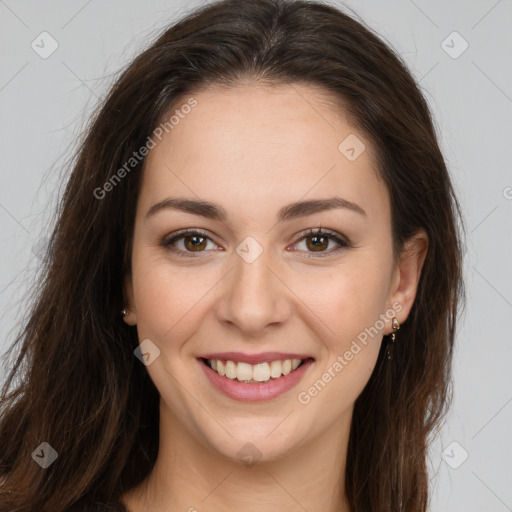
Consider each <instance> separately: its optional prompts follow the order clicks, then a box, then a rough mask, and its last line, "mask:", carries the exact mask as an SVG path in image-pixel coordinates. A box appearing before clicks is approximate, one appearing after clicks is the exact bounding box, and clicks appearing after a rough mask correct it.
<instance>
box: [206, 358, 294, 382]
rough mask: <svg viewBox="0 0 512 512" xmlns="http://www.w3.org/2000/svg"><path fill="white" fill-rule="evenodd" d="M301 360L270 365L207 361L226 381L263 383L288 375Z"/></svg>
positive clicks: (277, 362) (289, 360)
mask: <svg viewBox="0 0 512 512" xmlns="http://www.w3.org/2000/svg"><path fill="white" fill-rule="evenodd" d="M301 362H302V360H301V359H285V360H284V361H272V362H271V363H259V364H248V363H242V362H239V363H236V362H235V361H225V362H224V361H221V360H220V359H208V364H209V366H210V367H211V369H212V370H214V371H216V372H217V373H218V374H219V375H222V376H225V377H227V378H228V379H238V380H240V381H251V380H253V381H256V382H265V381H268V380H270V378H271V377H272V378H274V379H277V378H278V377H281V375H288V374H289V373H290V372H291V371H292V370H295V369H296V368H298V366H299V365H300V363H301Z"/></svg>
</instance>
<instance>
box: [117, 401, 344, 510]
mask: <svg viewBox="0 0 512 512" xmlns="http://www.w3.org/2000/svg"><path fill="white" fill-rule="evenodd" d="M351 414H352V411H350V414H349V415H347V416H344V417H342V418H341V419H340V420H339V421H337V422H336V423H333V424H332V426H331V427H330V428H329V430H328V431H327V432H323V433H322V436H321V437H318V438H315V439H313V440H312V441H310V442H309V443H308V444H303V445H302V446H300V447H297V448H295V449H294V450H292V451H289V452H287V453H285V454H283V455H282V456H280V457H279V458H277V459H274V460H264V457H262V460H260V461H258V462H256V463H254V464H252V465H250V463H246V464H243V463H241V462H240V461H236V460H235V461H234V460H232V459H228V458H226V457H224V456H222V455H221V454H219V453H218V452H216V451H214V450H213V449H211V448H210V449H209V448H207V447H206V446H207V444H202V443H201V442H199V441H198V440H197V439H196V437H194V436H192V435H191V433H190V429H188V428H187V427H186V426H185V425H183V424H182V423H181V422H180V421H179V420H178V419H177V418H176V416H174V415H173V414H172V413H171V412H170V410H169V409H168V408H165V407H162V406H161V413H160V445H159V451H158V457H157V460H156V463H155V466H154V468H153V471H152V472H151V474H150V475H149V476H148V478H147V479H146V480H144V481H143V482H142V483H141V484H140V485H139V486H138V487H137V488H135V489H133V490H131V491H130V492H129V493H127V494H126V495H125V496H124V497H123V502H124V503H125V504H126V506H127V507H128V509H129V511H130V512H149V511H151V512H164V511H168V510H181V511H187V512H203V511H209V510H212V511H213V510H214V511H231V510H233V508H237V509H239V510H244V512H261V510H265V511H266V512H274V511H275V512H278V511H279V512H299V511H300V512H303V511H304V510H307V511H308V512H317V511H318V512H320V511H322V512H349V507H348V505H347V502H346V498H345V489H344V479H345V462H346V453H347V444H348V435H349V430H350V419H351Z"/></svg>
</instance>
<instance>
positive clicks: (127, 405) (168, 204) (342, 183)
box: [0, 0, 462, 512]
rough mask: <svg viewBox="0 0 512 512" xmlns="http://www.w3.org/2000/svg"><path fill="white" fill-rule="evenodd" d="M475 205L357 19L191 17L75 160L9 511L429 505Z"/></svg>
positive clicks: (390, 62)
mask: <svg viewBox="0 0 512 512" xmlns="http://www.w3.org/2000/svg"><path fill="white" fill-rule="evenodd" d="M459 216H460V213H459V207H458V203H457V200H456V197H455V195H454V191H453V189H452V184H451V181H450V178H449V175H448V172H447V169H446V165H445V162H444V159H443V156H442V154H441V152H440V150H439V146H438V142H437V140H436V135H435V131H434V128H433V125H432V121H431V116H430V113H429V109H428V107H427V104H426V102H425V100H424V98H423V96H422V94H421V93H420V91H419V89H418V87H417V85H416V84H415V82H414V80H413V79H412V77H411V75H410V74H409V72H408V71H407V69H406V67H405V65H404V64H403V63H402V62H401V60H400V59H399V58H398V57H397V56H396V55H395V54H394V53H393V52H392V51H391V50H390V49H389V48H388V47H387V46H386V45H385V44H384V43H383V42H382V41H381V40H380V39H379V38H378V37H377V36H376V35H374V34H373V33H372V32H370V31H369V30H368V29H367V28H365V27H364V26H362V25H361V24H360V23H359V22H357V21H355V20H354V19H352V18H351V17H349V16H347V15H346V14H344V13H342V12H340V11H339V10H337V9H335V8H333V7H330V6H327V5H323V4H320V3H316V2H305V1H291V0H287V1H284V0H283V1H281V0H258V1H248V0H247V1H246V0H243V1H234V0H224V1H220V2H216V3H211V4H209V5H207V6H205V7H202V8H201V9H199V10H197V11H195V12H193V13H191V14H190V15H188V16H187V17H185V18H183V19H182V20H181V21H179V22H178V23H176V24H175V25H173V26H171V27H169V28H168V29H167V30H166V31H165V32H164V33H163V34H162V35H161V36H160V37H159V38H158V40H157V41H156V42H155V43H154V44H153V45H152V46H151V47H150V48H148V49H147V50H145V51H144V52H143V53H141V54H140V55H139V56H138V57H137V58H136V59H135V60H134V61H133V63H132V64H131V65H130V66H129V67H128V68H127V69H126V71H124V73H123V74H122V75H121V77H120V78H119V79H118V81H117V82H116V84H115V85H114V87H113V88H112V90H111V91H110V93H109V95H108V97H107V98H106V100H105V101H104V103H103V105H102V106H101V108H100V109H99V110H98V114H97V115H96V116H95V118H94V119H93V120H92V122H91V125H90V127H89V129H88V131H87V136H86V138H85V140H84V142H83V144H82V146H81V148H80V151H79V154H78V156H77V159H76V162H75V164H74V168H73V170H72V173H71V175H70V178H69V182H68V185H67V188H66V191H65V194H64V197H63V198H62V203H61V208H60V210H59V218H58V221H57V224H56V226H55V229H54V231H53V235H52V238H51V243H50V245H49V249H48V254H47V259H46V267H45V269H44V272H43V274H42V277H41V280H40V282H39V283H38V289H37V295H36V301H35V303H34V306H33V309H32V311H31V314H30V318H29V320H28V322H27V323H26V325H25V326H24V329H23V331H22V332H21V333H20V335H19V338H18V340H17V343H18V345H19V348H18V350H19V357H18V359H17V361H16V365H15V367H14V368H13V369H12V371H11V372H10V374H9V376H8V379H7V381H6V383H5V385H4V389H3V394H2V419H1V422H0V440H1V445H0V448H1V450H0V453H1V455H0V461H1V473H2V474H3V475H4V476H3V482H2V487H1V489H0V506H1V507H0V508H1V510H9V511H18V512H21V511H32V510H39V511H52V512H61V511H73V510H129V511H130V512H144V511H149V510H151V511H154V512H159V511H164V510H189V511H194V510H198V511H206V510H211V511H219V510H232V509H234V508H236V509H239V510H244V511H250V512H252V511H260V510H266V511H269V510H272V511H273V510H276V511H277V510H279V511H283V510H285V511H286V510H289V511H295V510H308V511H316V510H323V511H333V512H334V511H337V512H339V511H342V512H348V511H350V512H368V511H377V510H379V511H380V510H393V511H407V512H420V511H425V510H426V509H427V504H428V496H429V492H428V491H429V490H428V475H427V469H426V454H427V446H428V442H429V440H430V434H431V433H433V432H434V430H435V428H436V427H438V425H439V422H440V420H441V419H442V417H443V414H444V412H445V411H446V407H447V405H448V402H449V393H448V385H449V382H450V367H451V358H452V347H453V342H454V336H455V329H456V320H457V314H458V311H459V307H460V303H461V299H462V280H461V242H460V235H459V233H458V229H457V223H458V221H459ZM23 364H25V365H26V370H25V372H24V373H23V372H22V365H23ZM17 378H18V380H16V379H17Z"/></svg>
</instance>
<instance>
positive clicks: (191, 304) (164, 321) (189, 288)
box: [133, 255, 218, 348]
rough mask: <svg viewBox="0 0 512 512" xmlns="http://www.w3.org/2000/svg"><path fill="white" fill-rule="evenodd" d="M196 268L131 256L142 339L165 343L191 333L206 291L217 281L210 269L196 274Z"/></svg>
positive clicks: (201, 313)
mask: <svg viewBox="0 0 512 512" xmlns="http://www.w3.org/2000/svg"><path fill="white" fill-rule="evenodd" d="M198 272H199V271H198V269H192V268H176V267H173V266H172V265H170V264H169V262H168V261H166V260H165V258H161V257H159V258H158V259H155V258H151V257H147V258H144V257H143V255H141V256H140V258H134V262H133V287H134V298H135V306H136V310H137V326H138V329H139V337H140V338H141V339H143V337H144V338H150V339H155V341H156V340H158V341H159V342H160V343H161V344H165V343H167V344H168V343H169V341H170V340H182V339H183V340H186V339H187V338H188V337H189V336H190V335H191V334H192V330H193V328H194V326H195V327H197V325H198V321H199V320H198V319H199V318H200V317H201V315H203V314H204V311H203V309H202V306H203V305H204V304H205V303H206V302H207V300H205V299H207V296H208V295H207V292H208V290H210V289H211V288H212V287H213V286H214V285H215V282H216V280H215V279H214V278H215V275H214V274H213V273H211V272H210V273H208V272H202V273H201V276H200V278H199V276H198ZM217 280H218V279H217ZM169 348H170V347H169Z"/></svg>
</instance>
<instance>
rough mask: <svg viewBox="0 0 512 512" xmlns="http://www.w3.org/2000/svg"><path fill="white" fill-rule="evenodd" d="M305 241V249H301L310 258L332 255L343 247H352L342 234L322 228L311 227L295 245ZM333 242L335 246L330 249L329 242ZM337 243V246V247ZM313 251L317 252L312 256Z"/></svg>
mask: <svg viewBox="0 0 512 512" xmlns="http://www.w3.org/2000/svg"><path fill="white" fill-rule="evenodd" d="M303 240H304V241H305V242H304V245H305V249H301V250H303V251H304V252H305V253H306V256H307V257H308V258H311V257H313V258H314V257H316V256H319V257H322V256H330V255H331V254H334V253H337V252H339V251H341V250H343V249H346V248H348V247H351V244H350V242H349V241H348V240H346V239H345V238H344V237H343V236H342V235H339V234H338V233H336V232H326V231H322V230H321V229H318V230H313V229H310V230H309V231H307V232H306V233H303V234H302V238H301V239H300V240H299V241H298V242H296V243H295V245H299V244H301V243H302V241H303ZM330 243H333V244H334V246H332V245H331V247H332V249H330V250H328V249H329V244H330ZM336 245H337V247H336ZM311 253H316V254H315V256H311Z"/></svg>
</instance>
